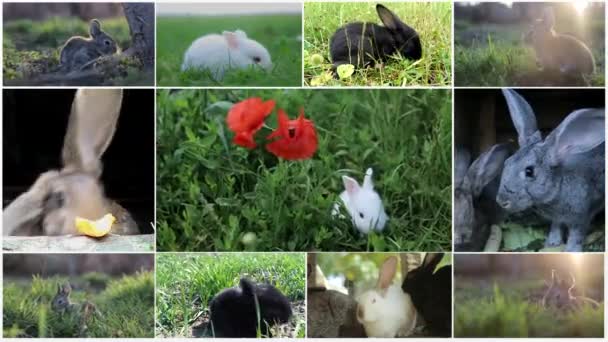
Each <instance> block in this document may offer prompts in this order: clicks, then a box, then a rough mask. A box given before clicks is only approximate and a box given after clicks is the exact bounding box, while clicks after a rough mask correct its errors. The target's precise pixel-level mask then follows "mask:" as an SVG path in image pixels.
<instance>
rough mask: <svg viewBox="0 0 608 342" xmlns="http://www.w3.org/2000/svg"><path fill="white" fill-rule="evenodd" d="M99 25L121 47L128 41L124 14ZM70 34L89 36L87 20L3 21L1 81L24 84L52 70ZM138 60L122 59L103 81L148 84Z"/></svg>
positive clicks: (55, 67)
mask: <svg viewBox="0 0 608 342" xmlns="http://www.w3.org/2000/svg"><path fill="white" fill-rule="evenodd" d="M101 25H102V29H103V30H104V31H105V32H107V33H108V34H109V35H110V36H111V37H112V38H114V40H115V41H116V43H117V44H118V46H119V47H120V48H121V49H122V50H125V49H126V48H128V47H129V46H130V44H131V38H130V36H129V26H128V24H127V21H126V20H125V18H124V17H120V18H111V19H104V20H102V21H101ZM72 36H84V37H88V36H89V23H88V22H87V21H82V20H80V19H77V18H59V17H54V18H51V19H48V20H45V21H31V20H16V21H10V22H5V23H4V32H3V43H2V45H3V60H4V63H3V72H4V73H3V75H4V81H5V83H7V82H8V83H10V84H16V85H27V84H28V82H30V80H31V79H35V78H37V77H39V76H42V75H44V74H48V73H52V72H55V70H56V69H57V68H58V67H59V55H60V52H61V47H62V46H63V44H65V42H66V41H67V40H68V39H69V38H70V37H72ZM138 64H139V62H137V61H135V60H134V59H132V58H131V59H125V60H123V61H122V62H121V63H120V64H119V65H118V69H120V70H114V73H115V75H111V77H109V79H107V80H106V81H105V82H106V84H107V85H150V84H151V83H152V82H153V80H152V79H149V78H150V77H149V75H147V74H145V73H143V72H142V71H140V70H139V65H138Z"/></svg>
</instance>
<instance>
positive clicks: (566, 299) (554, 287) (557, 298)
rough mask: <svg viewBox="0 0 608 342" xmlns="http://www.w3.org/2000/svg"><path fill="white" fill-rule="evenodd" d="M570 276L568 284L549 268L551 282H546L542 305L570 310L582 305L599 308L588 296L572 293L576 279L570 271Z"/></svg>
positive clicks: (598, 304)
mask: <svg viewBox="0 0 608 342" xmlns="http://www.w3.org/2000/svg"><path fill="white" fill-rule="evenodd" d="M570 278H571V279H572V282H571V283H570V284H568V283H566V281H565V280H563V279H561V278H560V277H559V275H558V274H557V272H556V271H555V270H551V282H550V283H548V286H549V287H548V288H547V292H546V293H545V295H544V296H543V301H542V305H543V307H544V308H550V307H554V308H557V309H570V310H576V309H580V308H582V307H584V306H591V307H593V308H594V309H597V308H599V307H600V303H598V302H597V301H595V300H593V299H591V298H589V297H583V296H575V295H574V291H573V290H574V286H575V285H576V279H575V278H574V275H573V274H572V273H570Z"/></svg>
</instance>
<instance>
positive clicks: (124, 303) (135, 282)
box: [3, 272, 154, 338]
mask: <svg viewBox="0 0 608 342" xmlns="http://www.w3.org/2000/svg"><path fill="white" fill-rule="evenodd" d="M67 281H70V282H72V284H74V283H78V284H81V286H84V288H86V291H83V290H81V289H80V287H79V288H75V289H74V290H73V291H72V294H71V296H70V298H71V300H72V301H73V302H76V303H81V302H83V301H84V300H85V299H86V300H89V301H91V302H92V303H94V304H95V305H96V306H97V309H98V310H99V313H100V314H101V317H98V316H91V318H90V319H89V320H87V322H86V325H87V327H88V329H86V331H85V332H84V334H85V336H86V337H122V338H126V337H153V336H154V274H153V273H152V272H143V273H138V274H135V275H132V276H123V277H122V278H116V279H110V278H109V277H100V276H99V274H92V275H90V276H89V275H83V276H82V277H80V278H78V279H75V278H70V279H67V278H64V277H52V278H42V277H37V276H34V277H33V278H32V279H31V281H12V280H9V279H7V278H5V279H4V292H3V302H4V312H3V318H4V319H3V323H4V327H3V330H4V337H17V336H19V337H28V336H29V337H83V336H82V334H83V333H82V332H81V329H82V326H81V317H80V315H79V313H78V312H68V313H63V314H61V313H56V312H54V311H52V310H51V301H52V299H53V297H54V296H55V294H56V293H57V284H63V283H65V282H67ZM100 282H101V283H103V290H101V291H100V290H99V289H100ZM99 291H100V292H99Z"/></svg>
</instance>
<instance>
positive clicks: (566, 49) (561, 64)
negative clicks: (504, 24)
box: [524, 7, 595, 76]
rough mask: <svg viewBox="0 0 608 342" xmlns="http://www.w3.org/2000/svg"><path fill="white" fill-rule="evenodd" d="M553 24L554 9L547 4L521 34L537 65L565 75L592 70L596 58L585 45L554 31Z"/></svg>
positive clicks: (582, 73) (590, 72)
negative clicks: (530, 25)
mask: <svg viewBox="0 0 608 342" xmlns="http://www.w3.org/2000/svg"><path fill="white" fill-rule="evenodd" d="M554 26H555V15H554V14H553V9H551V8H550V7H547V8H545V9H544V11H543V15H542V17H541V18H539V19H536V21H535V22H534V23H533V24H532V27H531V29H530V31H529V32H528V33H527V34H526V36H525V38H524V41H525V43H527V44H531V45H532V47H534V50H535V52H536V61H537V64H538V65H539V67H540V68H541V69H546V70H549V71H558V72H559V73H561V74H564V75H572V76H582V75H590V74H593V72H594V71H595V60H594V59H593V54H592V53H591V50H589V48H588V47H587V45H585V43H583V42H582V41H580V40H578V39H576V38H575V37H573V36H570V35H566V34H561V33H557V32H555V30H554V29H553V27H554Z"/></svg>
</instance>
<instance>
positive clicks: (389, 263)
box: [376, 256, 397, 290]
mask: <svg viewBox="0 0 608 342" xmlns="http://www.w3.org/2000/svg"><path fill="white" fill-rule="evenodd" d="M395 273H397V258H396V257H394V256H392V257H389V258H387V259H386V260H384V262H383V263H382V267H381V268H380V276H378V283H377V284H376V287H377V288H378V290H386V289H387V288H388V287H389V286H390V285H391V283H392V282H393V278H394V277H395Z"/></svg>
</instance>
